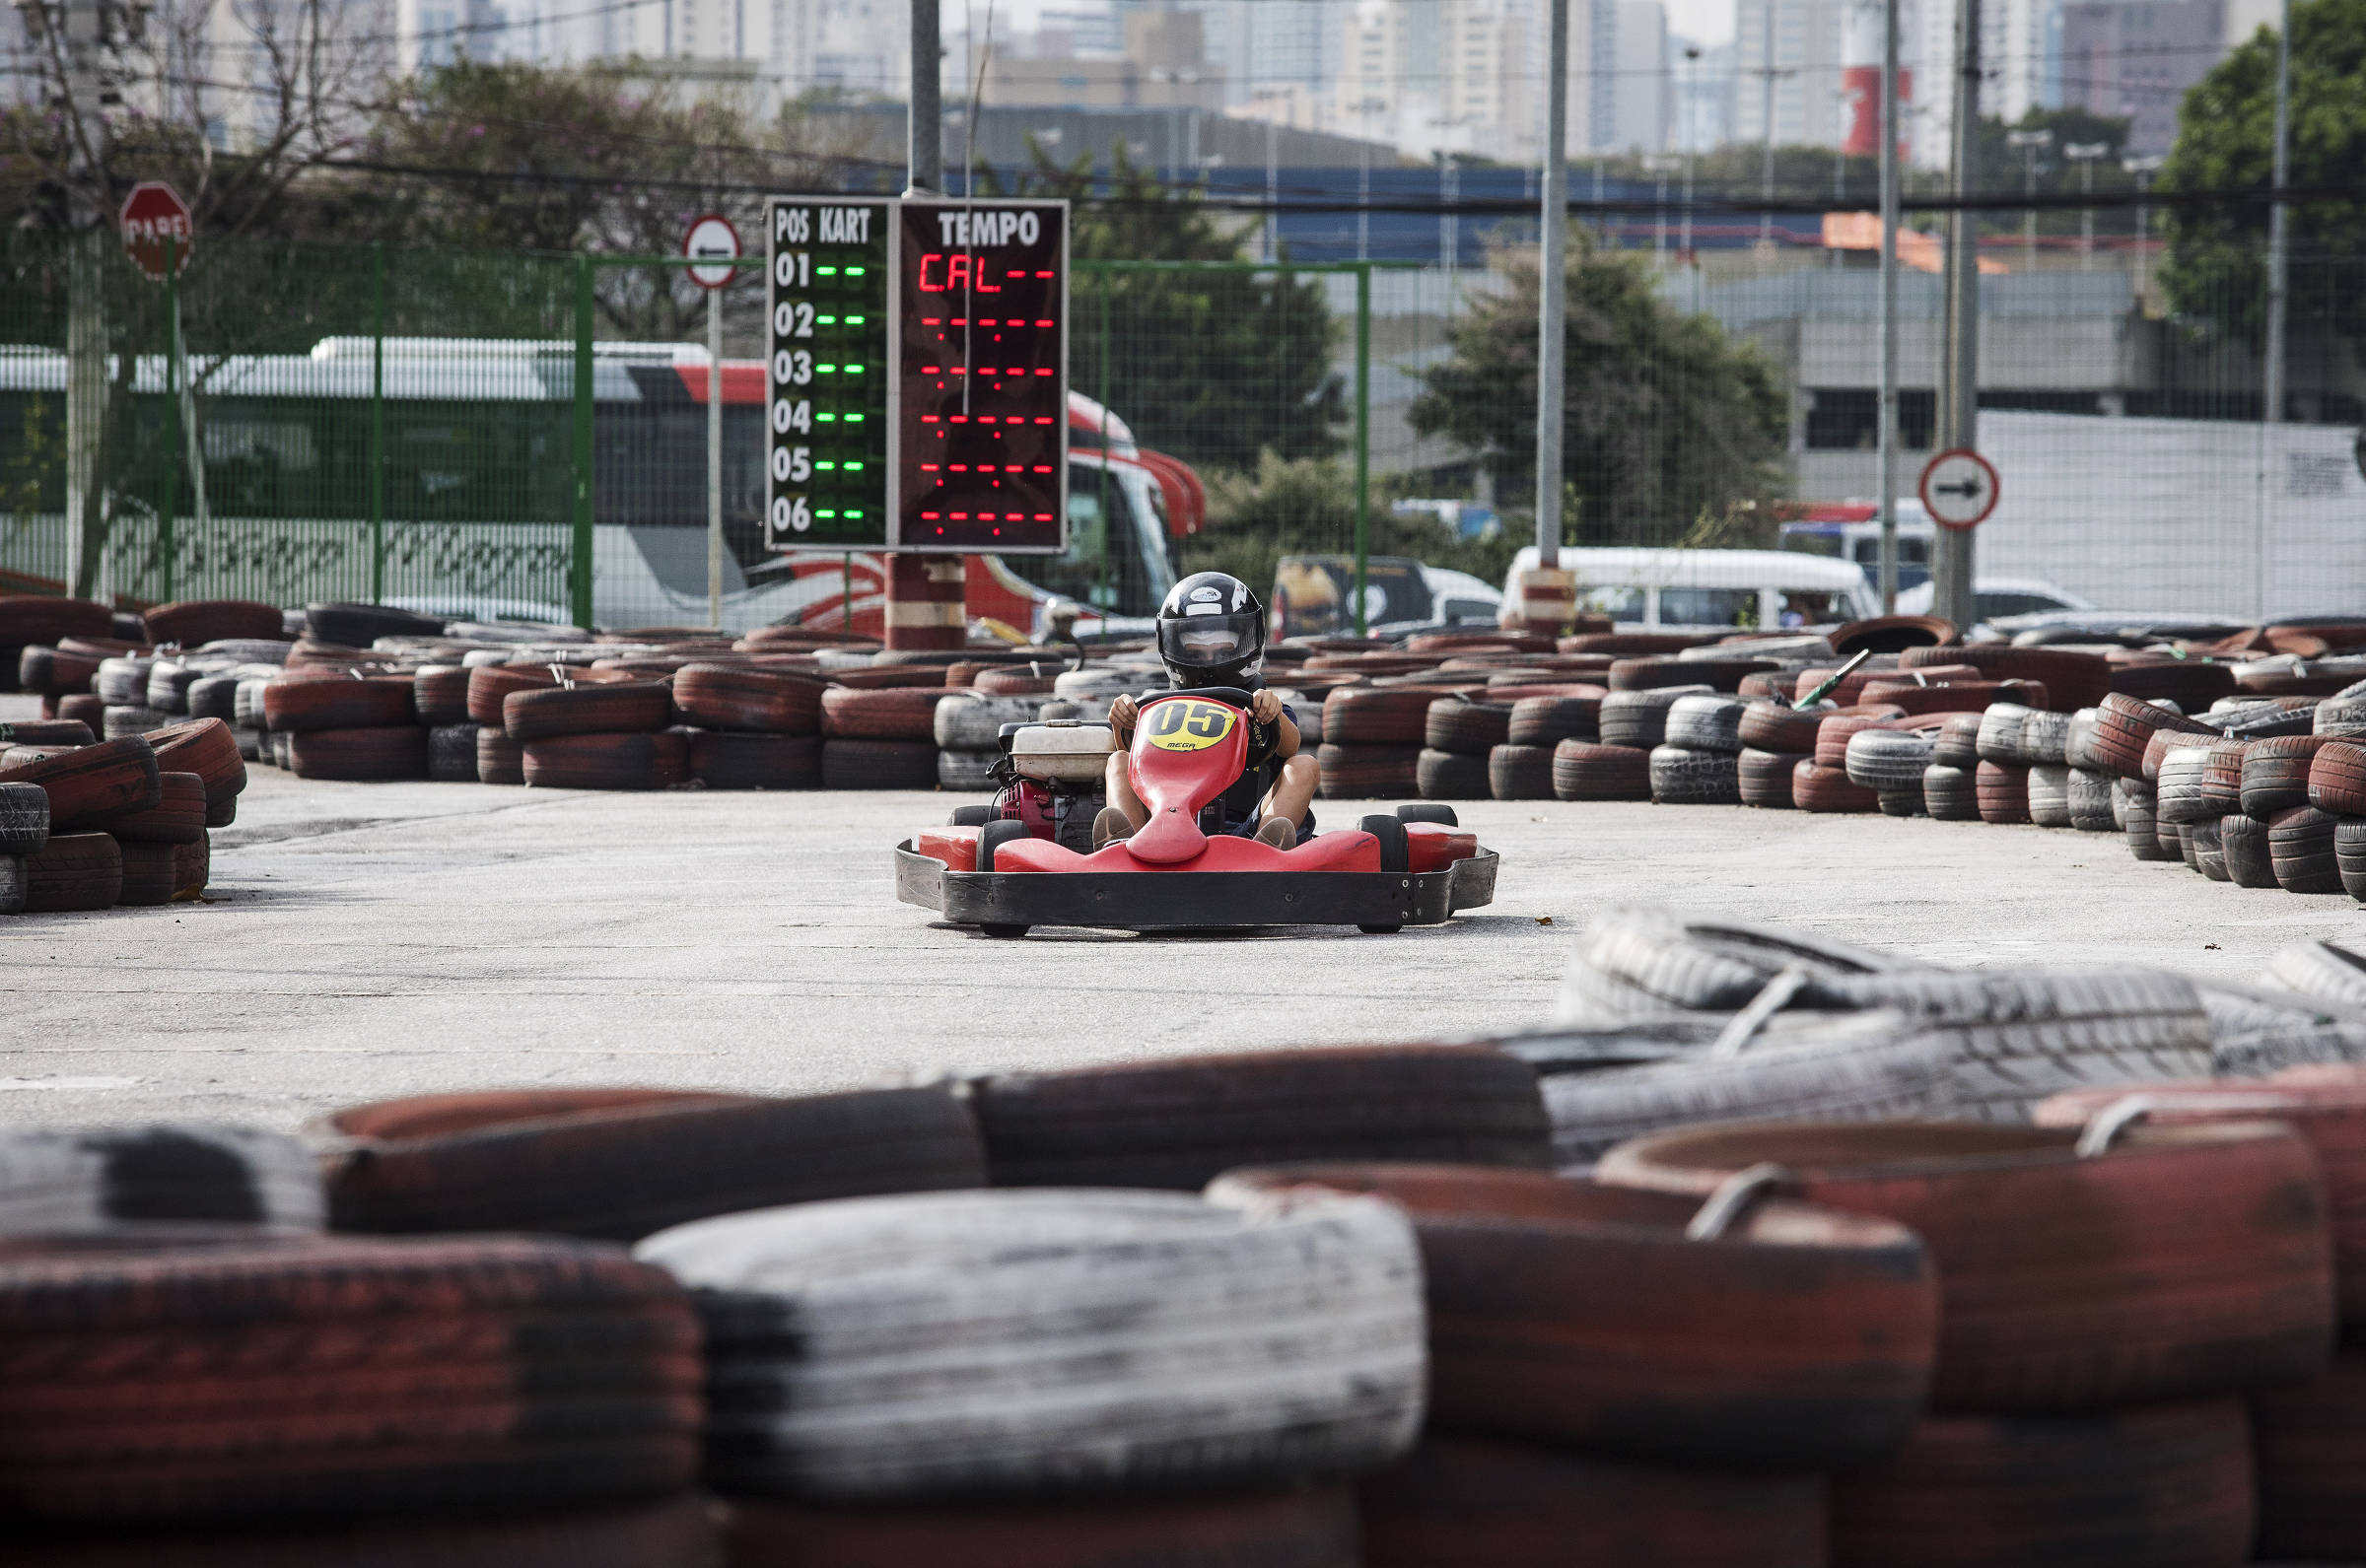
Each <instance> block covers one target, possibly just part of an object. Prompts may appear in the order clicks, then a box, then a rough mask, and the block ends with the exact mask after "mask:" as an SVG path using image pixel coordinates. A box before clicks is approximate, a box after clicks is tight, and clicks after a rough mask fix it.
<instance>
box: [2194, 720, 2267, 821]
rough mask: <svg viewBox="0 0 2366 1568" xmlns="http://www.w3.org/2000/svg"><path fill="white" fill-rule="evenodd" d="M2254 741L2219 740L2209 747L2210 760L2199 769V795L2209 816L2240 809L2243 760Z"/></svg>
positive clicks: (2241, 804) (2254, 744)
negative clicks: (2200, 773)
mask: <svg viewBox="0 0 2366 1568" xmlns="http://www.w3.org/2000/svg"><path fill="white" fill-rule="evenodd" d="M2258 744H2259V742H2258V741H2256V740H2221V741H2218V742H2216V743H2215V744H2213V745H2212V746H2211V747H2210V760H2209V762H2208V763H2207V764H2206V765H2205V766H2204V768H2203V769H2202V776H2201V798H2202V800H2203V801H2204V802H2205V803H2206V805H2207V806H2208V809H2209V815H2210V817H2211V819H2212V820H2215V819H2217V818H2219V817H2223V816H2225V815H2226V814H2227V813H2228V812H2230V811H2240V810H2242V809H2243V760H2244V759H2245V758H2246V757H2248V756H2249V755H2250V754H2251V748H2252V747H2254V746H2256V745H2258Z"/></svg>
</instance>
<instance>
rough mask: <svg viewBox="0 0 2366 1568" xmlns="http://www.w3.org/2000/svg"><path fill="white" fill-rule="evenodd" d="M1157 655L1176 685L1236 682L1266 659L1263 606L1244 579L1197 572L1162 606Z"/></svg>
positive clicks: (1178, 587) (1224, 684) (1173, 592)
mask: <svg viewBox="0 0 2366 1568" xmlns="http://www.w3.org/2000/svg"><path fill="white" fill-rule="evenodd" d="M1158 657H1159V658H1160V659H1161V660H1163V661H1164V663H1165V664H1166V673H1167V677H1168V679H1170V680H1172V681H1173V682H1174V683H1175V684H1176V685H1177V686H1238V685H1241V684H1242V683H1243V682H1244V681H1245V680H1246V679H1248V678H1249V677H1251V676H1254V675H1255V674H1256V673H1257V671H1258V669H1259V667H1260V666H1262V665H1263V664H1264V663H1265V606H1264V605H1262V604H1260V603H1258V602H1257V595H1256V594H1254V593H1251V592H1250V591H1249V585H1248V584H1247V583H1246V582H1243V581H1241V580H1240V579H1238V578H1236V577H1233V576H1231V575H1230V574H1228V573H1223V572H1195V573H1193V574H1192V575H1191V576H1190V577H1187V578H1185V579H1183V580H1182V581H1180V582H1178V583H1176V584H1175V586H1174V589H1173V591H1171V592H1169V593H1168V594H1167V596H1166V602H1165V603H1163V604H1161V605H1159V606H1158Z"/></svg>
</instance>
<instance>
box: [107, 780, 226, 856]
mask: <svg viewBox="0 0 2366 1568" xmlns="http://www.w3.org/2000/svg"><path fill="white" fill-rule="evenodd" d="M157 784H158V787H159V789H160V791H161V794H160V798H159V799H158V800H157V803H156V804H155V805H152V806H150V807H149V808H148V809H147V810H145V811H130V812H126V813H124V814H123V815H122V816H119V817H112V818H109V819H108V821H107V824H106V831H107V833H108V834H109V835H110V836H112V837H113V838H114V839H115V841H116V842H117V843H120V844H142V843H145V844H190V843H193V842H195V841H196V840H199V839H202V838H204V837H205V781H204V780H202V779H200V778H198V777H197V776H196V775H195V774H193V773H165V774H160V775H159V776H158V778H157Z"/></svg>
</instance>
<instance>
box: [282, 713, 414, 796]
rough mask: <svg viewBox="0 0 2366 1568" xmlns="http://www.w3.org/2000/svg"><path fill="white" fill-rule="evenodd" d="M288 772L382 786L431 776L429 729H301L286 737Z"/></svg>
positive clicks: (310, 777) (404, 727)
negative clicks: (428, 759) (400, 780)
mask: <svg viewBox="0 0 2366 1568" xmlns="http://www.w3.org/2000/svg"><path fill="white" fill-rule="evenodd" d="M288 771H289V772H290V773H293V774H294V775H295V776H296V777H297V778H299V779H328V780H339V781H343V782H346V783H353V784H383V783H391V782H392V781H395V780H398V779H424V778H426V777H427V731H426V730H424V729H421V728H420V727H419V726H418V725H417V724H399V725H384V726H381V727H378V728H373V729H312V730H300V731H298V732H297V733H295V734H293V735H290V736H289V737H288Z"/></svg>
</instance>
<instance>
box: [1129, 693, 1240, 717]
mask: <svg viewBox="0 0 2366 1568" xmlns="http://www.w3.org/2000/svg"><path fill="white" fill-rule="evenodd" d="M1161 697H1198V698H1202V699H1205V700H1206V701H1208V702H1212V703H1228V704H1230V705H1231V706H1232V707H1234V708H1237V709H1239V710H1240V711H1241V712H1242V713H1244V714H1245V713H1247V712H1248V711H1249V705H1250V704H1251V703H1253V702H1255V701H1256V697H1255V695H1254V694H1253V693H1250V692H1244V691H1242V690H1241V689H1240V688H1239V687H1237V686H1194V687H1192V688H1191V689H1190V690H1189V691H1181V692H1175V691H1167V692H1145V693H1144V694H1143V695H1142V696H1140V697H1138V698H1136V699H1135V702H1136V703H1137V704H1148V703H1153V702H1156V701H1157V700H1158V699H1159V698H1161Z"/></svg>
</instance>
